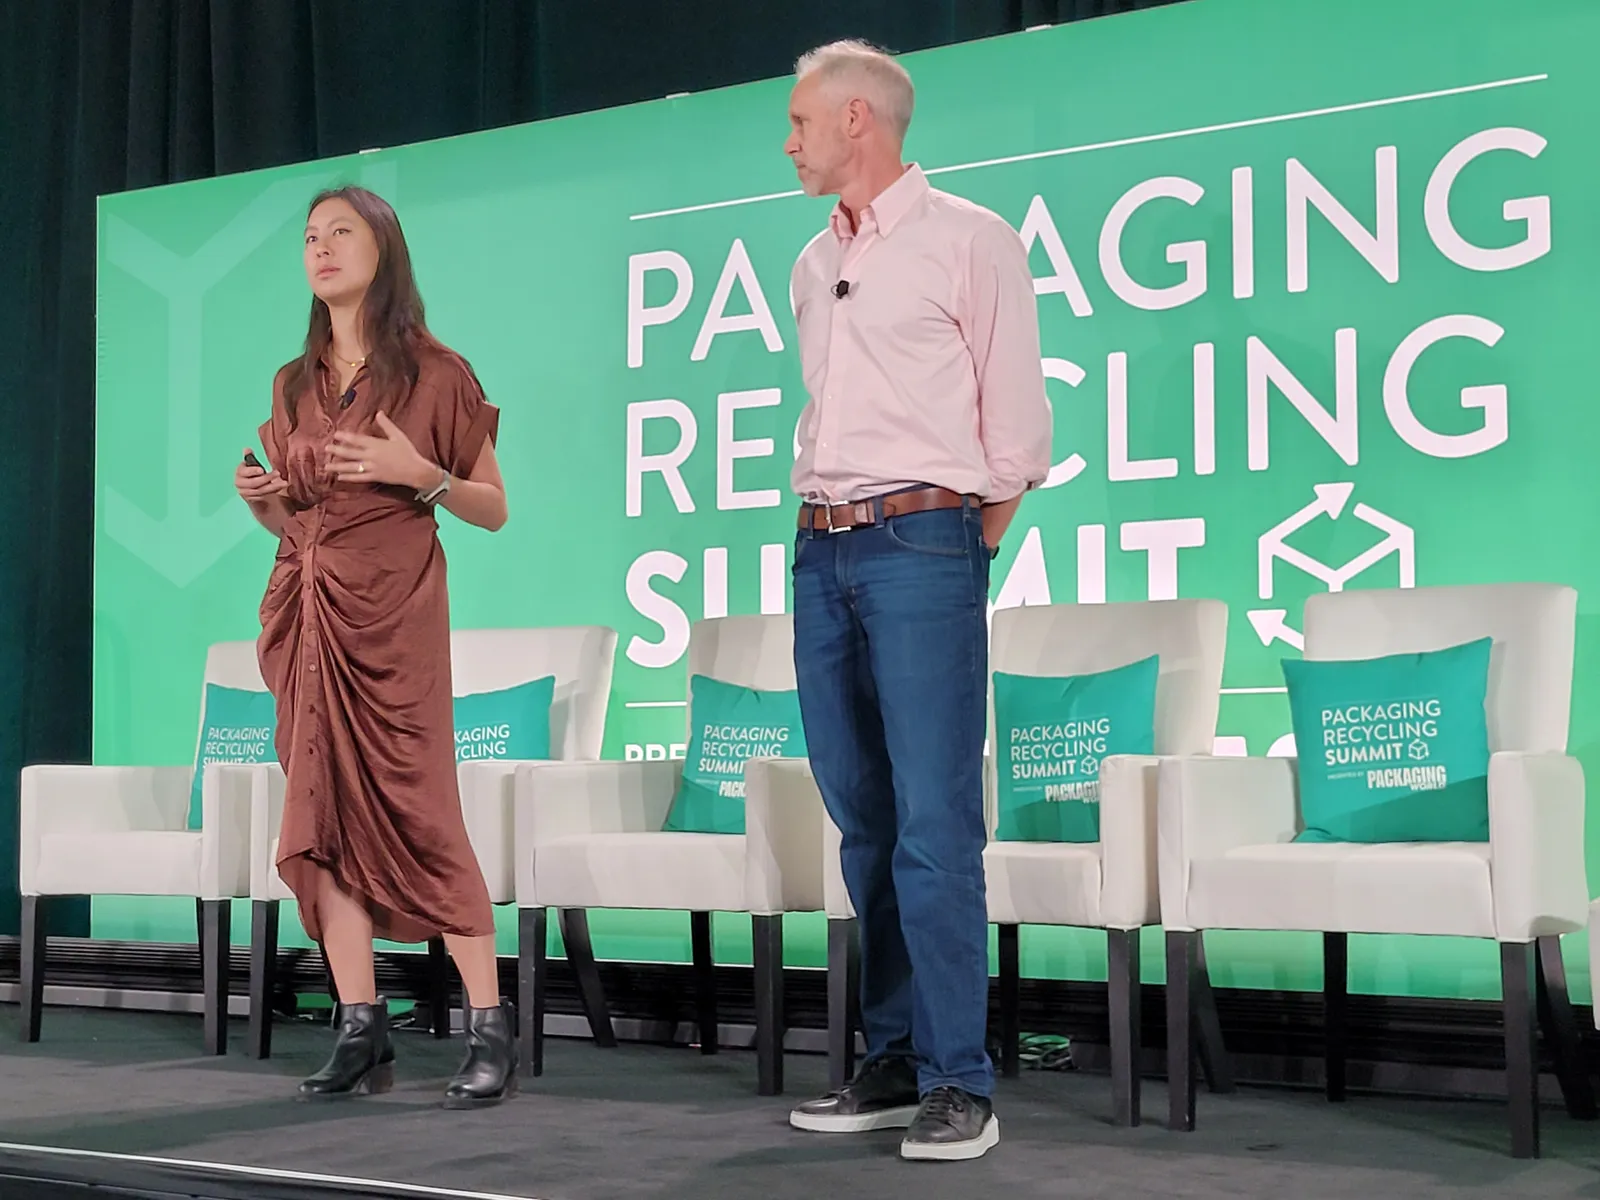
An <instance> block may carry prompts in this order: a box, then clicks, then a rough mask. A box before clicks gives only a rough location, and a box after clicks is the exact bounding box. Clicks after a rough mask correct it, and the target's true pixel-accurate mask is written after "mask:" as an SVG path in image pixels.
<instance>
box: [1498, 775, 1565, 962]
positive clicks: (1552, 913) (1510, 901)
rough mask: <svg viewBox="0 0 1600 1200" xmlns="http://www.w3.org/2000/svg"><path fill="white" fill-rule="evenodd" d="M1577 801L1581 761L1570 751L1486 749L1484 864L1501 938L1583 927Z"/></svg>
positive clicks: (1524, 939)
mask: <svg viewBox="0 0 1600 1200" xmlns="http://www.w3.org/2000/svg"><path fill="white" fill-rule="evenodd" d="M1583 806H1584V786H1583V767H1582V765H1581V764H1580V763H1579V762H1578V760H1577V759H1576V758H1573V757H1572V756H1571V755H1569V754H1552V753H1539V754H1525V753H1522V752H1519V751H1511V750H1501V751H1499V752H1497V753H1495V754H1491V755H1490V756H1489V872H1490V878H1491V879H1492V880H1493V881H1494V923H1495V936H1496V937H1497V938H1498V939H1499V940H1500V941H1502V942H1527V941H1532V940H1533V939H1534V938H1539V937H1544V936H1546V935H1548V934H1560V933H1570V932H1571V931H1572V930H1574V929H1582V928H1583V926H1584V923H1585V921H1586V920H1587V919H1588V914H1589V884H1588V879H1587V876H1586V874H1585V870H1584V852H1583Z"/></svg>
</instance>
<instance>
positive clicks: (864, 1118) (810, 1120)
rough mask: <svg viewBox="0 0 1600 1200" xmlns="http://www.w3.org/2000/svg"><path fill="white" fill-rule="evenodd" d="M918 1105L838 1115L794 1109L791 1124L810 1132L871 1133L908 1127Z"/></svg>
mask: <svg viewBox="0 0 1600 1200" xmlns="http://www.w3.org/2000/svg"><path fill="white" fill-rule="evenodd" d="M917 1107H918V1106H917V1105H915V1104H903V1105H901V1106H900V1107H898V1108H880V1109H878V1110H877V1111H876V1112H869V1113H851V1114H850V1115H849V1116H838V1117H825V1116H815V1115H813V1114H811V1113H803V1112H801V1111H800V1110H799V1109H794V1110H792V1111H791V1112H790V1113H789V1124H790V1125H792V1126H794V1128H796V1129H804V1130H806V1131H807V1132H808V1133H871V1132H872V1131H873V1130H874V1129H908V1128H910V1126H911V1120H912V1118H913V1117H915V1116H916V1115H917Z"/></svg>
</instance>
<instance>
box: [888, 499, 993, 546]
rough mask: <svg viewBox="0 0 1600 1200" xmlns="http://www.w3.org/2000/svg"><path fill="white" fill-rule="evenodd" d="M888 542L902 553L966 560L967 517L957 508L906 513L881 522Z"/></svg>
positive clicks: (969, 538)
mask: <svg viewBox="0 0 1600 1200" xmlns="http://www.w3.org/2000/svg"><path fill="white" fill-rule="evenodd" d="M883 528H884V532H885V533H886V534H887V535H888V537H889V540H890V541H891V542H892V543H894V544H895V545H896V546H898V547H900V548H901V549H902V550H913V551H915V552H916V553H918V554H932V555H934V556H935V557H938V558H965V557H966V556H967V554H968V553H969V552H970V551H971V549H972V534H971V532H970V531H969V527H968V521H967V515H966V514H965V513H964V512H962V511H960V510H959V509H947V510H937V509H936V510H934V511H932V512H920V513H906V514H905V515H904V516H901V517H890V518H889V519H888V520H887V521H885V522H884V523H883Z"/></svg>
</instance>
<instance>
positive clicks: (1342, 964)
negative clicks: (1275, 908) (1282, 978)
mask: <svg viewBox="0 0 1600 1200" xmlns="http://www.w3.org/2000/svg"><path fill="white" fill-rule="evenodd" d="M1349 1011H1350V935H1349V934H1347V933H1324V934H1323V935H1322V1024H1323V1030H1322V1038H1323V1041H1322V1055H1323V1071H1324V1078H1323V1084H1324V1087H1325V1088H1326V1090H1327V1094H1328V1099H1329V1100H1331V1101H1333V1102H1335V1103H1337V1102H1339V1101H1341V1100H1343V1099H1344V1091H1345V1056H1346V1053H1347V1050H1348V1046H1349V1041H1348V1023H1349Z"/></svg>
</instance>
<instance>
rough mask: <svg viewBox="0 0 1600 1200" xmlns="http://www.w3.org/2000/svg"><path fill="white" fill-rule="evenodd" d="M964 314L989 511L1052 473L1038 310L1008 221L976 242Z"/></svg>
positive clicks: (981, 232) (1025, 258) (983, 231)
mask: <svg viewBox="0 0 1600 1200" xmlns="http://www.w3.org/2000/svg"><path fill="white" fill-rule="evenodd" d="M966 283H967V286H966V288H965V293H966V294H965V298H964V300H965V302H964V303H963V304H962V311H961V313H960V314H959V319H960V321H961V324H962V327H963V330H964V332H965V334H966V338H967V345H968V346H969V347H970V348H971V350H972V362H973V366H974V367H975V369H976V371H977V377H978V423H979V438H980V440H981V441H982V444H983V455H984V460H985V461H986V463H987V464H988V468H989V493H988V494H987V495H986V496H984V497H983V499H984V501H985V502H986V503H990V504H996V503H1000V502H1002V501H1006V500H1011V499H1014V498H1015V497H1017V496H1019V495H1021V494H1022V493H1023V492H1026V491H1028V490H1029V489H1031V488H1035V487H1038V486H1039V485H1040V484H1041V483H1043V482H1044V481H1045V477H1046V476H1047V475H1049V473H1050V439H1051V424H1052V423H1051V416H1050V403H1049V401H1048V400H1047V399H1046V398H1045V393H1044V372H1043V370H1042V369H1041V368H1040V364H1039V310H1038V307H1037V302H1036V301H1035V299H1034V292H1033V275H1032V273H1031V272H1030V271H1029V270H1028V256H1027V252H1026V251H1025V250H1024V249H1023V246H1022V239H1021V238H1019V237H1018V236H1017V234H1016V232H1015V231H1014V230H1013V229H1012V228H1011V227H1010V226H1009V225H1006V224H1005V223H1004V222H1003V221H999V220H996V221H993V222H988V223H985V225H984V226H983V227H982V228H981V229H980V230H978V231H977V232H976V233H975V234H974V235H973V238H972V243H971V248H970V251H969V258H968V265H967V280H966Z"/></svg>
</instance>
